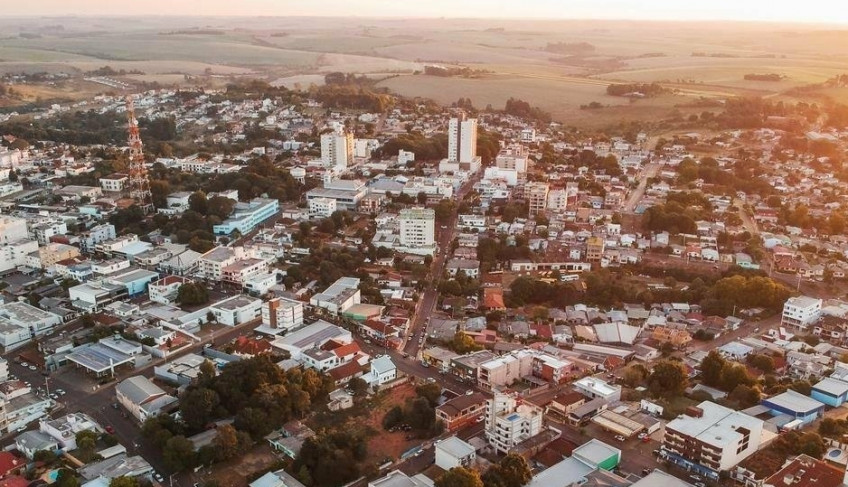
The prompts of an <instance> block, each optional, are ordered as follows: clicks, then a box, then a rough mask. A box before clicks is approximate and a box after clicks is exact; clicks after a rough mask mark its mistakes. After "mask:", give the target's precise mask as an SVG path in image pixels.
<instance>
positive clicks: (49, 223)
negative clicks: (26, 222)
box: [29, 219, 68, 245]
mask: <svg viewBox="0 0 848 487" xmlns="http://www.w3.org/2000/svg"><path fill="white" fill-rule="evenodd" d="M29 231H30V233H32V237H33V238H34V239H35V240H36V241H38V245H47V244H48V243H50V239H51V238H53V237H54V236H57V235H65V234H67V233H68V224H67V223H65V220H62V219H55V220H54V219H50V220H46V221H41V222H38V223H35V224H34V225H32V227H30V229H29Z"/></svg>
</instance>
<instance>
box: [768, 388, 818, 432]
mask: <svg viewBox="0 0 848 487" xmlns="http://www.w3.org/2000/svg"><path fill="white" fill-rule="evenodd" d="M762 405H763V406H765V407H767V408H769V410H770V412H771V414H772V415H774V416H781V415H784V414H785V415H788V416H789V417H791V418H792V419H793V420H800V421H801V422H802V423H803V424H808V423H811V422H813V421H815V420H816V419H818V418H820V417H822V415H823V414H824V404H823V403H821V402H819V401H817V400H815V399H812V398H810V397H807V396H805V395H803V394H801V393H800V392H795V391H793V390H792V389H787V390H786V392H783V393H781V394H778V395H776V396H772V397H770V398H768V399H763V401H762Z"/></svg>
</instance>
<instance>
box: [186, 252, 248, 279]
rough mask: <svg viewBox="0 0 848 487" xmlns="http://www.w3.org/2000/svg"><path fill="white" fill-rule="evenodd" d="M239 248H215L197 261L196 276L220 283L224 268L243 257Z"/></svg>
mask: <svg viewBox="0 0 848 487" xmlns="http://www.w3.org/2000/svg"><path fill="white" fill-rule="evenodd" d="M242 250H243V249H242V248H241V247H236V248H233V247H215V248H214V249H212V250H209V251H207V252H206V253H205V254H203V255H201V256H200V258H198V259H197V274H198V276H200V277H202V278H203V279H208V280H210V281H220V280H221V279H222V278H223V276H224V268H225V267H227V266H228V265H231V264H235V263H236V262H237V261H238V260H239V259H241V258H242V257H244V252H243V251H242Z"/></svg>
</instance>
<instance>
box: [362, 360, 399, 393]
mask: <svg viewBox="0 0 848 487" xmlns="http://www.w3.org/2000/svg"><path fill="white" fill-rule="evenodd" d="M364 378H365V380H366V382H368V383H369V384H371V385H376V386H381V385H383V384H385V383H387V382H391V381H393V380H395V379H397V366H396V365H395V363H394V362H392V358H391V357H389V356H388V355H383V356H381V357H377V358H375V359H374V360H372V361H371V372H370V373H368V374H366V375H365V377H364Z"/></svg>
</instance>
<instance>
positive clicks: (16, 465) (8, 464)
mask: <svg viewBox="0 0 848 487" xmlns="http://www.w3.org/2000/svg"><path fill="white" fill-rule="evenodd" d="M25 466H26V461H25V460H24V459H23V458H20V457H18V456H16V455H15V454H13V453H12V452H8V451H0V477H6V476H7V475H9V474H11V473H17V472H18V471H19V470H20V469H21V468H23V467H25Z"/></svg>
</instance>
